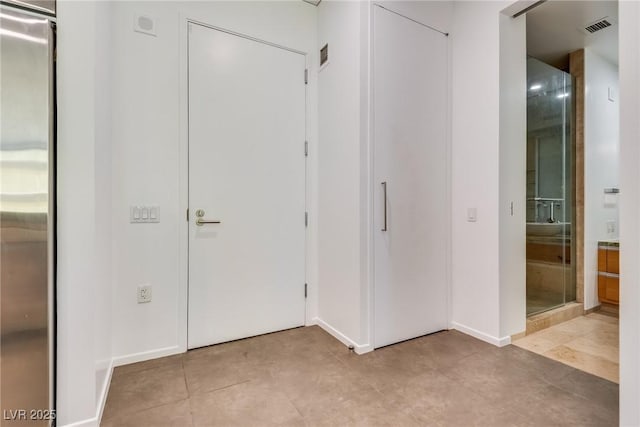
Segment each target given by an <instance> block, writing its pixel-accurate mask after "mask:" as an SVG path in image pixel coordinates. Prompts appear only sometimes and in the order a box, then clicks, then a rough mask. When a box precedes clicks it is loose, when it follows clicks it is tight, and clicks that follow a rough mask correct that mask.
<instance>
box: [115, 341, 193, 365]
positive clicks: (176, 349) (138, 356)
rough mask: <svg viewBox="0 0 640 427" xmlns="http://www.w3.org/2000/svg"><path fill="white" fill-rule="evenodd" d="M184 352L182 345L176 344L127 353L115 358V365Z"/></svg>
mask: <svg viewBox="0 0 640 427" xmlns="http://www.w3.org/2000/svg"><path fill="white" fill-rule="evenodd" d="M180 353H184V350H182V348H181V346H179V345H174V346H171V347H164V348H158V349H155V350H149V351H143V352H140V353H133V354H125V355H123V356H117V357H114V358H113V366H114V367H116V366H122V365H128V364H130V363H136V362H144V361H145V360H152V359H158V358H160V357H165V356H172V355H174V354H180Z"/></svg>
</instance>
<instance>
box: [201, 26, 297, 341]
mask: <svg viewBox="0 0 640 427" xmlns="http://www.w3.org/2000/svg"><path fill="white" fill-rule="evenodd" d="M188 58H189V59H188V61H189V72H188V74H189V325H188V346H189V348H194V347H200V346H205V345H209V344H215V343H219V342H225V341H230V340H235V339H239V338H245V337H249V336H254V335H259V334H263V333H267V332H273V331H277V330H282V329H287V328H292V327H296V326H301V325H303V324H304V319H305V290H304V282H305V158H304V141H305V81H304V80H305V77H304V73H305V71H304V70H305V57H304V55H302V54H299V53H296V52H292V51H290V50H286V49H284V48H280V47H276V46H274V45H270V44H267V43H263V42H259V41H256V40H253V39H249V38H244V37H240V36H238V35H233V34H230V33H227V32H224V31H220V30H215V29H212V28H208V27H204V26H201V25H197V24H193V23H191V24H189V51H188ZM203 221H204V223H202V222H203ZM209 221H213V222H209ZM217 221H219V223H217Z"/></svg>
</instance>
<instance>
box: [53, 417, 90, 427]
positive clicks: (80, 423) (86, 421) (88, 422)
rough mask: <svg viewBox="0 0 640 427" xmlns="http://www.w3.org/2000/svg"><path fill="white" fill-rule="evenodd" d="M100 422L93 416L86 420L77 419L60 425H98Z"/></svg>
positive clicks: (76, 426)
mask: <svg viewBox="0 0 640 427" xmlns="http://www.w3.org/2000/svg"><path fill="white" fill-rule="evenodd" d="M99 425H100V423H99V422H98V418H96V417H93V418H89V419H86V420H82V421H78V422H75V423H72V424H65V425H63V426H60V427H98V426H99Z"/></svg>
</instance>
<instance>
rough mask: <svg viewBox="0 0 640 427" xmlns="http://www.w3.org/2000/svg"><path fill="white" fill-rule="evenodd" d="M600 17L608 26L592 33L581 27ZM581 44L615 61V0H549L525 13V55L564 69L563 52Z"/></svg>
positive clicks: (568, 51) (564, 54) (616, 5)
mask: <svg viewBox="0 0 640 427" xmlns="http://www.w3.org/2000/svg"><path fill="white" fill-rule="evenodd" d="M604 17H608V20H609V21H610V22H612V23H613V25H612V26H611V27H607V28H605V29H603V30H600V31H597V32H596V33H593V34H588V33H586V32H585V31H584V30H583V29H584V27H586V26H587V25H588V24H591V23H593V22H594V21H596V20H599V19H600V18H604ZM585 47H588V48H590V49H591V50H593V51H594V52H596V53H597V54H599V55H600V56H602V57H604V58H605V59H607V60H608V61H609V62H611V63H613V64H616V65H617V64H618V1H617V0H596V1H588V0H587V1H584V0H573V1H571V0H569V1H566V0H549V1H547V2H545V3H543V4H541V5H540V6H538V7H536V8H534V9H533V10H531V11H530V12H528V13H527V55H530V56H533V57H534V58H538V59H540V60H541V61H544V62H546V63H548V64H551V65H553V66H556V67H559V68H566V67H567V64H568V57H567V54H568V53H570V52H573V51H575V50H578V49H582V48H585Z"/></svg>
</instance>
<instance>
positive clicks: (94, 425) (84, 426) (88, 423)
mask: <svg viewBox="0 0 640 427" xmlns="http://www.w3.org/2000/svg"><path fill="white" fill-rule="evenodd" d="M113 368H114V366H113V359H111V360H110V361H109V362H108V368H107V376H106V378H105V380H104V384H103V385H102V390H100V399H99V400H98V407H97V408H96V416H95V417H93V418H89V419H86V420H82V421H76V422H75V423H71V424H65V425H64V426H60V427H98V426H99V425H100V421H101V420H102V413H103V412H104V407H105V405H106V404H107V395H108V394H109V386H110V385H111V377H112V374H113Z"/></svg>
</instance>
